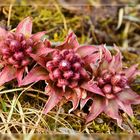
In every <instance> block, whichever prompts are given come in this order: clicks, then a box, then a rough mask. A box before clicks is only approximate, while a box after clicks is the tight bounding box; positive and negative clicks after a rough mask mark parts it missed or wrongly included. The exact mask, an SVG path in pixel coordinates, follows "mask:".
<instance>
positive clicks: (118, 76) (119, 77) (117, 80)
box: [111, 74, 121, 85]
mask: <svg viewBox="0 0 140 140" xmlns="http://www.w3.org/2000/svg"><path fill="white" fill-rule="evenodd" d="M120 80H121V76H120V75H119V74H117V75H114V76H113V77H112V78H111V83H112V85H116V84H117V83H118V82H120Z"/></svg>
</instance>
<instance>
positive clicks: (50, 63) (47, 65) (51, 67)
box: [46, 61, 54, 71]
mask: <svg viewBox="0 0 140 140" xmlns="http://www.w3.org/2000/svg"><path fill="white" fill-rule="evenodd" d="M46 68H47V70H48V71H52V70H53V69H54V65H53V62H52V61H48V62H47V63H46Z"/></svg>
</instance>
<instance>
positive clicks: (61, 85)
mask: <svg viewBox="0 0 140 140" xmlns="http://www.w3.org/2000/svg"><path fill="white" fill-rule="evenodd" d="M99 52H100V51H99V48H98V47H94V46H80V45H79V43H78V42H77V39H76V36H75V34H74V33H73V32H70V33H69V35H68V36H67V38H66V40H65V42H64V43H63V44H61V45H59V46H56V47H55V48H54V49H52V50H51V51H49V52H47V53H46V55H45V57H44V56H39V57H37V56H35V55H32V58H34V60H36V61H37V62H38V64H40V66H37V67H35V68H33V69H32V70H31V71H30V72H29V74H28V75H27V76H26V77H25V78H24V79H23V81H22V84H21V85H27V84H29V83H31V82H37V81H39V80H46V82H47V86H46V92H47V93H48V95H49V99H48V101H47V103H46V105H45V110H44V113H48V112H49V111H50V110H51V109H52V108H53V107H54V106H55V105H56V104H57V103H58V102H60V101H61V99H62V98H63V99H65V100H66V101H72V103H73V108H72V109H71V110H70V111H69V112H71V111H73V110H74V109H76V108H77V106H78V105H79V102H80V101H81V100H83V99H85V98H86V99H87V95H86V91H85V90H83V89H82V87H81V85H82V84H83V83H86V82H88V81H89V79H90V77H91V75H92V68H91V66H90V64H92V63H95V62H97V61H98V60H99V56H100V55H99ZM89 60H90V61H89ZM45 72H46V74H45ZM36 73H37V74H36ZM29 79H30V80H29ZM85 103H86V101H83V102H82V106H83V105H84V104H85Z"/></svg>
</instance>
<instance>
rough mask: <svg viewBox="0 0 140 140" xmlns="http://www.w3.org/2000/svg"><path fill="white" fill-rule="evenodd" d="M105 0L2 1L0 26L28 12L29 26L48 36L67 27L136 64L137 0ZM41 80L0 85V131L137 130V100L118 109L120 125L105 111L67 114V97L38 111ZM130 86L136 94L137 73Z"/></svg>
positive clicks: (139, 48) (139, 41)
mask: <svg viewBox="0 0 140 140" xmlns="http://www.w3.org/2000/svg"><path fill="white" fill-rule="evenodd" d="M105 1H106V2H105ZM105 1H103V0H96V1H92V0H89V1H88V2H87V1H85V0H81V1H80V0H77V1H76V3H75V1H74V0H69V1H67V2H66V1H65V0H58V1H55V0H42V1H39V0H34V1H28V0H17V1H13V2H11V1H5V2H3V1H2V2H0V26H2V27H4V28H6V29H7V30H11V29H14V28H15V27H16V26H17V24H18V23H19V22H20V21H21V20H22V19H24V18H25V17H28V16H31V17H32V20H33V32H34V33H35V32H38V31H47V36H48V38H49V39H50V40H51V41H52V42H62V41H63V40H64V38H65V37H66V35H67V33H68V31H69V29H71V30H73V31H74V33H75V34H76V35H77V37H78V41H79V42H80V43H81V44H95V45H99V44H106V45H107V47H111V46H113V44H116V45H117V46H119V47H120V50H121V51H122V53H123V65H124V66H130V65H132V64H135V63H138V64H139V69H140V5H139V4H138V2H137V1H134V2H133V3H131V1H128V0H127V1H126V0H120V1H111V2H110V1H109V0H105ZM43 84H44V83H42V82H39V83H36V84H34V85H30V86H28V87H24V88H18V87H17V88H13V87H12V86H11V85H10V84H7V85H5V86H2V87H0V133H6V132H7V133H9V134H10V133H23V134H27V133H28V134H30V135H29V137H31V136H32V134H33V133H48V134H50V135H51V134H53V133H54V132H55V133H56V134H76V133H87V134H92V133H106V134H110V133H111V134H114V133H138V132H139V131H140V105H135V106H133V110H134V117H132V118H129V117H128V116H126V114H123V119H124V120H123V127H124V130H121V129H120V128H119V127H118V126H117V125H116V123H115V122H114V121H113V120H112V119H110V118H108V117H107V116H106V115H105V114H101V115H100V116H99V117H98V118H97V119H95V121H93V122H91V123H90V124H87V125H85V124H84V120H83V116H84V115H85V113H84V112H83V113H81V112H80V111H79V110H78V109H77V110H76V111H74V112H73V113H71V114H67V112H68V109H69V108H70V107H71V103H67V104H65V105H63V106H61V107H60V106H57V107H55V108H54V109H53V110H52V111H50V113H48V114H47V115H43V114H42V113H41V111H42V109H43V107H44V104H45V102H46V101H47V96H46V95H45V93H44V92H43ZM132 88H133V90H135V91H136V92H137V93H138V94H140V77H137V79H136V80H135V82H134V84H133V85H132ZM104 138H105V137H104ZM129 138H130V137H129ZM56 139H59V138H58V137H57V138H56ZM60 139H62V138H60ZM73 139H74V138H73Z"/></svg>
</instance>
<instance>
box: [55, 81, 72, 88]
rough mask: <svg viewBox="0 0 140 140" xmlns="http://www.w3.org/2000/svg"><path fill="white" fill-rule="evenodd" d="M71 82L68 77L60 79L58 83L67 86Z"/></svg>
mask: <svg viewBox="0 0 140 140" xmlns="http://www.w3.org/2000/svg"><path fill="white" fill-rule="evenodd" d="M68 84H69V83H68V81H67V80H66V79H58V83H57V86H58V87H63V86H67V85H68Z"/></svg>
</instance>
